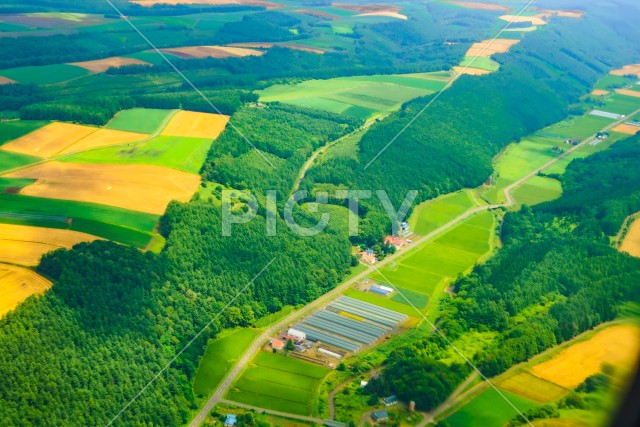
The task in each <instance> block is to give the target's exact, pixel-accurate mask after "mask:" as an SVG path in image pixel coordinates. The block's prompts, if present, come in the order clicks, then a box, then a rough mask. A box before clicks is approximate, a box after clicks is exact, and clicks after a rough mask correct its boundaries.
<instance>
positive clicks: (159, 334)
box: [0, 200, 351, 426]
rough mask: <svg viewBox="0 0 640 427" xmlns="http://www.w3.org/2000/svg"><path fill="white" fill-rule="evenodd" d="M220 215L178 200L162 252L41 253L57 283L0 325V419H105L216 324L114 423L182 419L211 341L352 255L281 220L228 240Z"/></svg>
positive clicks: (332, 274) (327, 237) (303, 290)
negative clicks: (271, 233) (269, 231)
mask: <svg viewBox="0 0 640 427" xmlns="http://www.w3.org/2000/svg"><path fill="white" fill-rule="evenodd" d="M220 221H221V219H220V210H219V208H216V207H215V206H213V205H212V204H211V203H209V202H208V201H204V200H203V201H194V202H191V203H189V204H186V205H184V204H179V203H174V204H172V205H171V206H170V207H169V210H168V212H167V214H166V215H165V217H164V219H163V227H162V230H163V232H164V233H165V234H167V236H168V242H167V246H166V248H165V250H164V251H163V253H162V254H161V255H159V256H156V255H153V254H152V253H149V252H147V253H144V254H143V253H141V252H139V251H137V250H135V249H130V248H126V247H123V246H120V245H116V244H113V243H108V242H96V243H93V244H81V245H79V246H76V247H75V248H74V249H73V250H68V251H58V252H55V253H53V254H51V255H48V256H46V257H45V258H44V259H43V260H42V263H41V265H40V267H39V268H38V270H39V272H40V273H42V274H44V275H45V276H47V277H49V278H51V279H52V280H54V281H55V283H56V285H55V286H54V287H53V288H52V290H51V291H50V292H48V293H47V294H46V295H45V296H44V297H41V298H38V299H35V298H32V299H30V300H29V301H27V302H25V303H24V304H22V305H21V306H20V307H19V308H18V309H17V310H16V311H15V312H13V313H11V314H9V315H7V316H5V317H4V318H3V319H1V320H0V346H1V347H2V348H3V352H2V355H0V359H1V360H0V382H1V383H2V386H0V414H2V416H1V419H2V425H5V426H12V425H24V424H25V423H27V424H33V425H48V426H70V425H77V426H85V425H95V424H105V423H106V422H107V421H109V419H110V418H111V417H114V416H115V415H116V414H117V413H118V411H119V410H120V409H122V407H123V406H124V405H125V403H126V402H127V401H128V400H129V399H131V398H133V396H134V395H135V394H136V393H137V392H138V391H139V390H140V389H141V388H142V387H143V386H144V385H145V384H146V382H147V381H149V380H150V379H151V377H152V376H153V375H154V374H155V373H156V372H157V371H158V370H159V369H160V368H161V367H162V366H163V365H164V364H165V363H167V361H168V360H169V358H170V357H172V356H173V355H174V354H175V353H177V351H178V350H180V349H181V348H182V347H183V346H184V345H185V344H186V343H187V342H188V341H189V340H190V339H191V338H192V337H194V336H195V335H196V333H198V331H199V330H200V329H201V328H202V327H203V326H204V325H206V324H207V323H208V322H209V321H211V320H216V321H215V322H214V325H213V327H212V328H211V329H210V330H208V331H207V332H206V333H205V334H203V335H201V336H200V338H199V339H198V340H197V341H196V342H195V343H194V344H193V345H192V346H191V347H189V350H188V351H187V352H185V353H184V354H183V355H182V356H181V357H180V359H179V360H177V361H176V362H175V363H174V364H173V365H172V367H171V369H169V370H168V371H167V372H165V373H164V374H163V376H162V377H160V378H159V379H158V381H157V383H156V384H155V385H154V386H152V387H151V388H150V389H149V390H147V392H145V394H144V395H143V396H141V398H140V399H139V400H138V401H136V403H135V404H134V405H132V406H131V408H129V409H128V410H127V411H126V412H125V413H124V414H123V416H122V418H121V419H120V420H119V421H118V422H117V423H116V425H131V424H134V423H135V424H146V425H180V424H183V423H184V422H186V421H187V413H188V411H189V409H191V408H193V405H194V396H193V395H192V391H191V379H192V377H193V375H194V373H195V367H196V366H197V363H198V357H199V356H200V354H201V352H202V351H203V348H204V344H205V343H206V340H207V338H209V337H210V336H212V335H213V334H215V332H216V330H217V329H218V328H220V327H233V326H250V325H252V324H253V321H254V320H255V319H256V318H259V317H261V316H264V315H266V314H268V313H273V312H275V311H277V310H279V309H280V308H281V307H282V306H283V305H297V304H302V303H305V302H308V301H310V300H312V299H314V298H317V297H318V296H319V295H321V294H322V293H324V292H326V291H327V290H329V289H331V288H332V287H333V286H335V285H336V284H337V283H338V282H339V281H340V280H341V279H342V278H343V275H344V273H345V272H346V271H347V268H348V265H349V263H350V261H351V255H350V250H349V249H350V248H349V244H348V242H347V241H346V240H345V239H337V238H336V237H335V235H333V234H332V233H323V234H322V235H319V236H316V237H314V238H313V239H305V238H301V237H298V236H296V235H295V234H293V233H291V232H289V231H288V228H287V227H286V225H285V224H284V223H283V222H282V221H279V223H278V230H279V231H278V235H277V237H266V235H265V232H264V229H265V222H264V218H262V217H259V218H258V219H256V220H254V221H253V222H252V223H250V224H246V225H243V226H238V227H237V229H236V230H234V233H233V235H232V237H227V238H223V237H221V235H220ZM271 260H273V263H272V264H271V265H269V267H268V268H267V269H266V270H265V271H264V273H263V274H262V275H260V277H258V278H257V279H256V280H255V283H254V284H253V285H251V286H249V287H248V288H247V289H246V291H245V292H243V293H242V294H241V295H240V296H239V297H238V299H237V300H236V301H235V302H234V303H233V307H232V308H230V309H228V310H227V311H226V312H225V314H224V316H223V317H221V318H219V319H216V318H215V315H216V314H217V313H218V312H219V310H220V309H221V308H222V306H223V305H224V304H226V303H227V302H229V301H230V300H231V298H232V297H234V296H235V295H236V294H237V293H238V292H239V291H240V290H241V289H243V288H244V287H245V286H246V285H247V284H248V283H250V281H251V279H252V277H253V276H254V275H255V274H257V273H258V272H259V271H260V270H261V269H262V268H263V267H265V266H266V265H267V264H268V263H269V262H270V261H271ZM34 367H37V369H34Z"/></svg>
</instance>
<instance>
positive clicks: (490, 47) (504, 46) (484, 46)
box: [466, 39, 520, 58]
mask: <svg viewBox="0 0 640 427" xmlns="http://www.w3.org/2000/svg"><path fill="white" fill-rule="evenodd" d="M519 42H520V40H518V39H495V40H484V41H481V42H479V43H474V44H473V45H472V46H471V48H469V50H468V51H467V53H466V56H484V57H487V58H488V57H490V56H492V55H495V54H497V53H507V52H509V49H511V47H512V46H514V45H516V44H518V43H519Z"/></svg>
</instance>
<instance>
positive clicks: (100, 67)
mask: <svg viewBox="0 0 640 427" xmlns="http://www.w3.org/2000/svg"><path fill="white" fill-rule="evenodd" d="M69 65H75V66H76V67H81V68H84V69H85V70H89V71H91V72H94V73H104V72H105V71H107V70H108V69H109V68H120V67H124V66H125V65H148V66H151V64H149V63H148V62H144V61H141V60H139V59H135V58H125V57H122V56H114V57H112V58H105V59H98V60H95V61H85V62H71V63H69Z"/></svg>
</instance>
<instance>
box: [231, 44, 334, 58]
mask: <svg viewBox="0 0 640 427" xmlns="http://www.w3.org/2000/svg"><path fill="white" fill-rule="evenodd" d="M228 46H230V47H243V48H254V49H271V48H272V47H273V46H278V47H285V48H287V49H293V50H301V51H303V52H311V53H317V54H319V55H322V54H324V53H325V51H324V50H322V49H318V48H315V47H309V46H302V45H299V44H291V43H279V44H277V45H276V44H274V43H263V42H255V43H251V42H249V43H231V44H229V45H228Z"/></svg>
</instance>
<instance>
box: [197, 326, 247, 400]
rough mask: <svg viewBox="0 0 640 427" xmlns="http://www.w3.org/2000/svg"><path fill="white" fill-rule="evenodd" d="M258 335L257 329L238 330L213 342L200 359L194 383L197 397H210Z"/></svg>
mask: <svg viewBox="0 0 640 427" xmlns="http://www.w3.org/2000/svg"><path fill="white" fill-rule="evenodd" d="M257 335H258V331H256V330H255V329H248V328H244V329H238V330H235V331H233V332H231V333H230V334H228V335H225V336H223V337H222V338H219V339H216V340H214V341H211V342H210V343H209V345H208V346H207V349H206V351H205V353H204V355H203V356H202V358H201V359H200V365H199V366H198V371H197V372H196V377H195V379H194V382H193V392H194V393H195V394H196V395H197V396H203V397H206V396H208V395H209V394H210V393H211V391H212V390H214V389H215V387H216V386H217V385H218V384H219V383H220V381H222V379H223V378H224V376H225V374H226V373H227V371H228V370H229V369H231V367H232V366H233V364H234V363H235V361H236V360H237V359H238V358H239V357H240V356H242V353H243V352H244V351H245V350H246V349H247V348H248V347H249V345H250V344H251V342H252V341H253V340H254V339H255V338H256V336H257Z"/></svg>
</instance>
